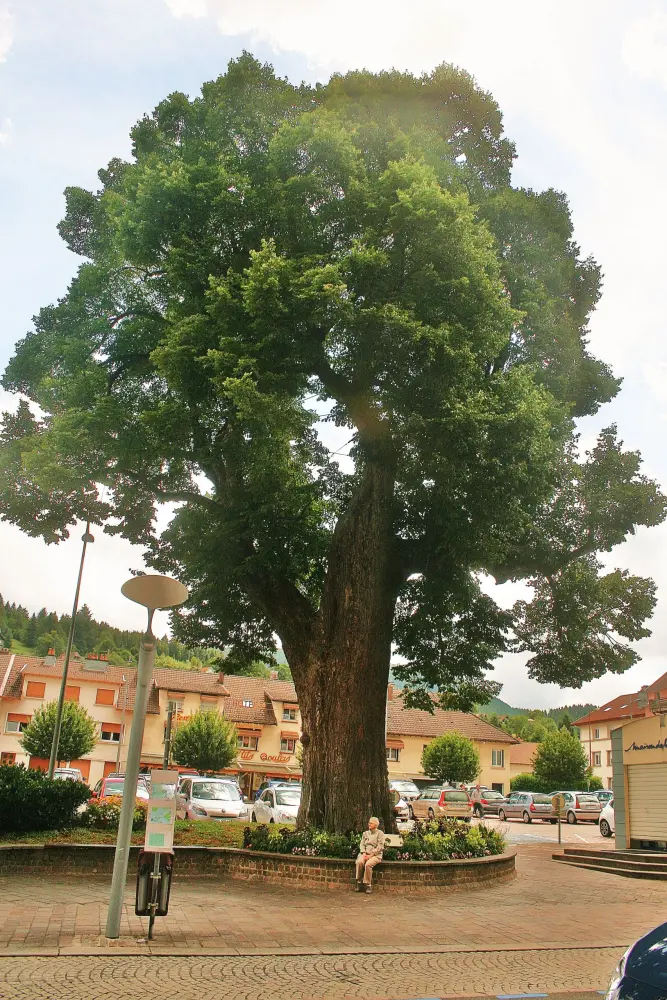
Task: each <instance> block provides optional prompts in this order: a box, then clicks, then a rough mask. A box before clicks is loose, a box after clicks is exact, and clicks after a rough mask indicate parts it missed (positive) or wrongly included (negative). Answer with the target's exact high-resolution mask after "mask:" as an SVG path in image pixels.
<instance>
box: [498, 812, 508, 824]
mask: <svg viewBox="0 0 667 1000" xmlns="http://www.w3.org/2000/svg"><path fill="white" fill-rule="evenodd" d="M498 819H499V820H500V822H501V823H504V822H505V820H506V819H507V816H506V815H505V810H504V809H499V810H498Z"/></svg>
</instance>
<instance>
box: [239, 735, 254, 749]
mask: <svg viewBox="0 0 667 1000" xmlns="http://www.w3.org/2000/svg"><path fill="white" fill-rule="evenodd" d="M236 743H237V746H239V747H241V749H242V750H256V749H257V737H256V736H245V735H244V734H243V733H239V735H238V739H237V741H236Z"/></svg>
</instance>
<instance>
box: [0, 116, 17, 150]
mask: <svg viewBox="0 0 667 1000" xmlns="http://www.w3.org/2000/svg"><path fill="white" fill-rule="evenodd" d="M13 131H14V122H13V121H12V120H11V118H4V119H3V120H2V123H0V146H6V145H7V144H8V143H9V142H11V139H12V133H13Z"/></svg>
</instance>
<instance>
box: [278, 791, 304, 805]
mask: <svg viewBox="0 0 667 1000" xmlns="http://www.w3.org/2000/svg"><path fill="white" fill-rule="evenodd" d="M276 804H277V805H279V806H298V805H300V804H301V792H300V791H294V792H293V791H289V790H288V789H285V788H279V789H277V790H276Z"/></svg>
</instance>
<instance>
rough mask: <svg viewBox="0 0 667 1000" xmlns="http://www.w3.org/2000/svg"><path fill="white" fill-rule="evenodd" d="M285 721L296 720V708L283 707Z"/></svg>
mask: <svg viewBox="0 0 667 1000" xmlns="http://www.w3.org/2000/svg"><path fill="white" fill-rule="evenodd" d="M283 722H296V709H295V708H283Z"/></svg>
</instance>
